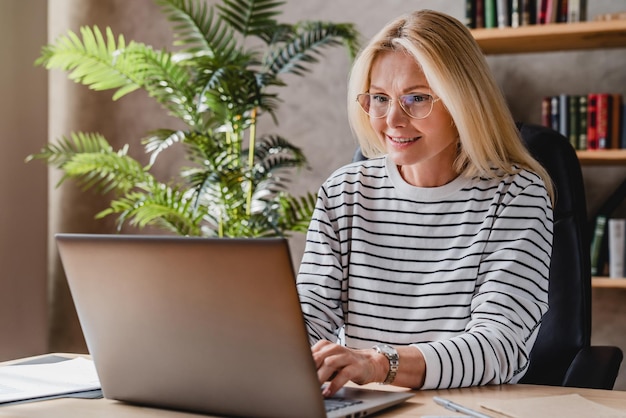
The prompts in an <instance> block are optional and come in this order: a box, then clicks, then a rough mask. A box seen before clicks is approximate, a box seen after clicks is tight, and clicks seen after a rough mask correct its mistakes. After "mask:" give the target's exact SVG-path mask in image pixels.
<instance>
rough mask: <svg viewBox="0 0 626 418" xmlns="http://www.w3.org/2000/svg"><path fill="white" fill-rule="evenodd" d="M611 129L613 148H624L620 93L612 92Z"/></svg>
mask: <svg viewBox="0 0 626 418" xmlns="http://www.w3.org/2000/svg"><path fill="white" fill-rule="evenodd" d="M609 123H610V124H611V127H610V129H609V132H610V137H611V148H614V149H618V148H622V141H621V138H620V135H621V133H622V95H621V94H619V93H613V94H611V110H610V115H609Z"/></svg>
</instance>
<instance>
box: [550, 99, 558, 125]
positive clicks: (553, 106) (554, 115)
mask: <svg viewBox="0 0 626 418" xmlns="http://www.w3.org/2000/svg"><path fill="white" fill-rule="evenodd" d="M559 120H560V118H559V96H552V98H551V99H550V127H551V128H552V129H553V130H555V131H557V132H559V131H560V130H559Z"/></svg>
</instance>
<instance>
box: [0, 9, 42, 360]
mask: <svg viewBox="0 0 626 418" xmlns="http://www.w3.org/2000/svg"><path fill="white" fill-rule="evenodd" d="M46 9H47V8H46V1H44V0H31V1H28V2H24V1H23V0H2V1H0V51H1V52H2V65H0V92H1V93H2V94H0V144H2V145H1V146H2V152H0V196H2V197H1V198H0V360H6V359H9V358H15V357H20V356H26V355H33V354H40V353H43V352H45V351H46V349H47V345H46V319H47V311H46V306H47V303H46V294H47V293H46V288H47V284H46V280H47V279H46V277H47V271H46V248H47V241H46V240H47V238H46V237H47V235H48V234H47V193H46V187H47V186H46V182H47V180H46V179H47V175H46V173H47V170H46V167H45V165H44V164H36V163H31V164H25V163H24V158H25V157H26V156H27V155H28V154H30V153H33V152H36V151H38V150H39V149H40V148H41V147H42V146H43V145H44V144H45V143H46V141H47V96H48V95H47V76H46V72H45V71H44V70H41V69H37V68H34V66H33V61H34V60H35V57H36V56H37V54H38V52H39V48H40V46H41V45H42V44H44V43H45V41H46Z"/></svg>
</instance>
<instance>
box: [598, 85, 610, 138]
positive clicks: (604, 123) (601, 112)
mask: <svg viewBox="0 0 626 418" xmlns="http://www.w3.org/2000/svg"><path fill="white" fill-rule="evenodd" d="M595 96H596V137H597V139H598V149H607V148H609V141H610V139H609V106H610V103H609V101H610V97H611V96H610V95H609V94H608V93H597V94H596V95H595Z"/></svg>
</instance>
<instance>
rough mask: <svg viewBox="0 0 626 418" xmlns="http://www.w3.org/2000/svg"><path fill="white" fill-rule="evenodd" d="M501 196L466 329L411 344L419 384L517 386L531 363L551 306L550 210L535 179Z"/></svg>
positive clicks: (551, 224) (551, 220)
mask: <svg viewBox="0 0 626 418" xmlns="http://www.w3.org/2000/svg"><path fill="white" fill-rule="evenodd" d="M502 196H503V197H502V200H501V203H500V204H499V205H497V206H496V208H497V209H496V210H495V213H493V222H492V228H491V231H490V234H489V240H488V242H487V243H486V244H485V247H484V254H483V257H482V260H481V263H480V266H479V271H478V278H477V282H476V290H475V294H474V296H473V298H472V303H471V313H470V319H469V322H468V324H467V326H466V327H465V331H464V332H463V333H461V334H459V335H458V336H455V337H453V338H450V339H446V340H441V341H434V342H427V343H418V344H414V346H415V347H417V348H418V349H419V350H421V352H422V353H423V355H424V358H425V360H426V378H425V383H424V386H423V389H433V388H450V387H464V386H475V385H485V384H501V383H515V382H517V381H519V379H520V378H521V377H522V376H523V375H524V373H525V371H526V369H527V367H528V361H529V353H530V350H531V348H532V346H533V344H534V341H535V339H536V336H537V333H538V331H539V326H540V324H541V319H542V316H543V315H544V314H545V312H546V311H547V309H548V278H549V266H550V256H551V252H552V231H553V218H552V209H551V205H550V201H549V199H548V196H547V193H546V190H545V187H544V186H543V183H541V182H539V181H535V182H530V183H529V184H525V185H524V186H521V187H520V186H517V184H516V183H515V182H513V183H512V184H510V185H509V187H508V189H507V190H504V191H502Z"/></svg>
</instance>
